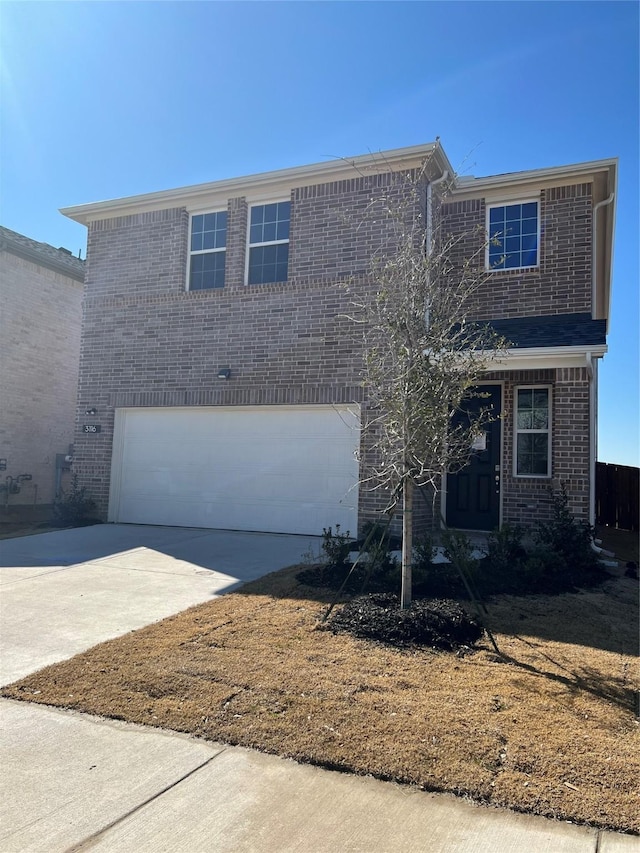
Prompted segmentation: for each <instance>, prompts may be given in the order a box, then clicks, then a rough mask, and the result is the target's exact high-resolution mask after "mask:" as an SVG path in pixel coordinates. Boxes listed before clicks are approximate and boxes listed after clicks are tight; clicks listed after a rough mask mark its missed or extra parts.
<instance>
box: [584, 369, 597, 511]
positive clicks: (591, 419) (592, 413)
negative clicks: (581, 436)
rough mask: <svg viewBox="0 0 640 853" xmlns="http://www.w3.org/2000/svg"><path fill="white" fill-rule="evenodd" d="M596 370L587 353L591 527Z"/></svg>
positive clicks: (593, 500)
mask: <svg viewBox="0 0 640 853" xmlns="http://www.w3.org/2000/svg"><path fill="white" fill-rule="evenodd" d="M596 368H597V365H596V363H595V362H594V360H593V356H592V355H591V353H590V352H588V353H587V378H588V380H589V524H590V525H591V526H592V527H593V526H594V525H595V523H596V454H597V452H598V449H597V448H598V443H597V440H596V429H597V419H596V411H595V407H596V394H595V391H596V388H595V385H596Z"/></svg>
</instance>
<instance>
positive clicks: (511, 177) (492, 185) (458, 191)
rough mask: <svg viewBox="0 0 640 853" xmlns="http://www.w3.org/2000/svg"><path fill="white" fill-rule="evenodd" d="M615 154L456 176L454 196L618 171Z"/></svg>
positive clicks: (473, 194) (521, 187) (452, 192)
mask: <svg viewBox="0 0 640 853" xmlns="http://www.w3.org/2000/svg"><path fill="white" fill-rule="evenodd" d="M617 165H618V158H617V157H613V158H610V159H607V160H592V161H589V162H587V163H573V164H572V165H569V166H553V167H550V168H548V169H532V170H529V171H525V172H510V173H507V174H504V175H488V176H486V177H483V178H458V180H457V182H456V186H455V187H454V189H453V190H452V191H451V196H452V197H453V198H459V197H461V196H465V197H470V198H471V197H473V196H475V195H480V194H483V195H484V194H486V193H487V191H490V190H496V191H499V190H501V189H504V190H508V188H510V187H513V188H514V190H520V191H522V189H523V187H526V186H527V185H529V186H531V185H537V184H544V183H557V181H558V180H561V179H563V178H570V179H571V180H575V179H576V178H579V177H582V178H588V179H592V177H593V175H594V174H595V173H597V172H607V171H608V172H611V171H612V170H613V172H614V173H615V172H616V171H617Z"/></svg>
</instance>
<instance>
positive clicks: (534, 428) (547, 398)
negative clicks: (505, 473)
mask: <svg viewBox="0 0 640 853" xmlns="http://www.w3.org/2000/svg"><path fill="white" fill-rule="evenodd" d="M515 414H516V417H515V420H516V452H515V474H516V476H519V477H550V476H551V389H550V388H548V387H535V388H516V413H515Z"/></svg>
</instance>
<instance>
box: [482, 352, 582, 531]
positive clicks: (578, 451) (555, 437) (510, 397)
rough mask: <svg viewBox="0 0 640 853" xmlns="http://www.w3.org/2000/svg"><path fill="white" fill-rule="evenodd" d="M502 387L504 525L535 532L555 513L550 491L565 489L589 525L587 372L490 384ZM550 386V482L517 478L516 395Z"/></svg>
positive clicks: (515, 376) (503, 377)
mask: <svg viewBox="0 0 640 853" xmlns="http://www.w3.org/2000/svg"><path fill="white" fill-rule="evenodd" d="M491 381H501V382H502V383H503V394H502V442H503V459H502V472H501V477H502V482H501V488H502V496H503V506H502V514H503V521H504V522H509V523H511V524H522V525H524V526H531V525H533V524H534V523H535V522H536V521H539V520H543V519H547V518H549V517H550V512H551V495H550V489H553V490H554V491H556V490H558V489H560V487H561V485H562V484H564V485H565V486H566V488H567V492H568V494H569V506H570V509H571V511H572V512H573V514H574V515H575V516H576V518H580V519H582V520H583V521H588V520H589V475H590V472H589V381H588V377H587V372H586V368H558V369H555V370H522V371H509V372H506V371H501V372H498V371H496V372H494V373H490V374H488V375H487V382H491ZM519 385H534V386H535V385H547V386H551V407H552V412H553V414H552V432H551V475H552V476H551V477H550V478H546V477H543V478H539V477H516V476H514V459H513V454H514V436H515V424H514V419H515V402H514V395H515V389H516V388H517V387H518V386H519Z"/></svg>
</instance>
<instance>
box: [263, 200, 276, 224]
mask: <svg viewBox="0 0 640 853" xmlns="http://www.w3.org/2000/svg"><path fill="white" fill-rule="evenodd" d="M277 212H278V205H277V204H265V205H264V221H265V222H275V221H276V218H277Z"/></svg>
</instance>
